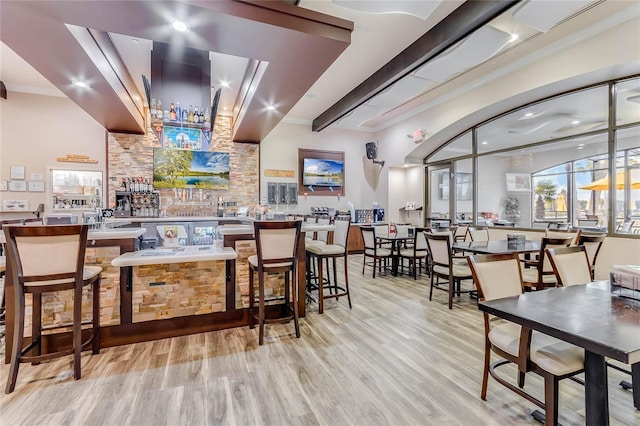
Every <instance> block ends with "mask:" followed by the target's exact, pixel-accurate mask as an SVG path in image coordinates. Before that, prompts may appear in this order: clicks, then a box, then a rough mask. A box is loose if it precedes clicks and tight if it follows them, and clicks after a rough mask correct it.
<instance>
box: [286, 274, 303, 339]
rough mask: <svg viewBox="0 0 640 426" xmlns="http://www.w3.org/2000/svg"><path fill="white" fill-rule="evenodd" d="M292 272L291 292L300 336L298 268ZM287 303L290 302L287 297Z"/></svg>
mask: <svg viewBox="0 0 640 426" xmlns="http://www.w3.org/2000/svg"><path fill="white" fill-rule="evenodd" d="M291 273H292V274H293V279H292V280H291V290H292V291H291V292H292V294H293V325H294V327H295V329H296V337H297V338H300V324H299V323H298V318H299V315H298V297H299V296H300V295H299V294H298V283H297V279H296V277H297V276H298V271H297V268H294V269H293V271H291ZM287 303H289V299H287Z"/></svg>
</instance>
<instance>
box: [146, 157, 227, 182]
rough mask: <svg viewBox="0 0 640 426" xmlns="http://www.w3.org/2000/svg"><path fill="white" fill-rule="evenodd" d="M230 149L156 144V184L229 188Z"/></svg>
mask: <svg viewBox="0 0 640 426" xmlns="http://www.w3.org/2000/svg"><path fill="white" fill-rule="evenodd" d="M229 171H230V169H229V153H228V152H212V151H188V150H183V149H163V148H153V185H154V186H155V187H156V188H202V189H229Z"/></svg>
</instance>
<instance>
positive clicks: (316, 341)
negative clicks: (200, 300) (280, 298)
mask: <svg viewBox="0 0 640 426" xmlns="http://www.w3.org/2000/svg"><path fill="white" fill-rule="evenodd" d="M361 259H362V257H361V256H351V257H350V264H349V268H350V278H351V281H350V282H351V293H352V300H353V309H352V310H349V309H348V308H347V305H346V300H344V299H342V300H340V301H339V302H336V301H333V300H332V301H329V302H327V303H325V313H324V314H323V315H318V314H317V313H316V310H317V309H316V306H315V305H310V311H311V312H310V313H309V314H308V316H307V317H306V318H305V319H303V320H301V329H302V337H301V338H300V339H296V338H295V336H294V334H293V326H292V325H291V324H287V325H273V326H267V335H266V340H265V345H264V346H262V347H258V344H257V342H258V334H257V329H256V330H249V328H248V327H244V328H237V329H232V330H225V331H218V332H211V333H205V334H198V335H193V336H187V337H181V338H174V339H166V340H158V341H154V342H148V343H140V344H135V345H129V346H121V347H116V348H108V349H103V350H102V351H101V353H100V354H99V355H91V354H90V353H88V352H87V353H86V354H84V355H83V356H82V362H83V366H82V374H83V376H82V379H81V380H79V381H74V380H73V378H72V377H71V357H68V358H63V359H58V360H54V361H51V362H49V363H46V364H42V365H39V366H32V365H30V364H22V366H21V368H20V374H19V376H18V384H17V387H16V390H15V392H14V393H12V394H10V395H5V394H4V393H2V396H1V397H0V404H1V405H0V424H1V425H2V426H9V425H21V424H24V425H63V424H64V425H154V426H156V425H165V424H170V425H205V424H207V425H209V424H224V425H250V424H258V425H266V424H268V425H286V424H296V425H306V424H309V425H316V424H321V425H378V424H389V425H431V424H437V425H521V424H537V423H536V422H535V420H533V418H532V417H531V416H530V413H531V411H532V410H534V409H535V408H536V407H535V406H533V405H532V404H530V403H528V402H526V401H525V400H523V399H522V398H520V397H518V396H517V395H515V394H513V393H512V392H510V391H508V390H507V389H506V388H504V387H502V386H500V385H499V384H497V383H496V382H495V381H493V380H490V382H489V393H488V399H487V401H482V400H480V398H479V394H480V382H481V374H482V356H483V334H482V316H481V314H480V312H479V311H478V310H477V307H476V304H475V301H474V300H471V299H470V298H469V297H468V296H466V295H465V296H462V297H461V298H459V299H457V300H455V302H454V309H453V310H452V311H449V310H448V309H447V303H446V300H447V298H446V293H445V292H443V291H437V292H436V293H435V295H434V300H433V301H431V302H429V300H428V278H426V277H423V278H422V279H419V280H418V281H413V279H410V278H407V277H397V278H395V277H390V276H382V277H376V279H375V280H373V279H371V278H370V277H371V274H370V272H369V271H368V272H367V274H366V275H365V276H364V277H363V276H362V275H361V270H362V269H361V268H362V263H361ZM7 371H8V367H7V366H6V365H3V366H2V367H0V383H1V384H2V389H4V383H5V381H6V377H7ZM503 371H505V372H506V373H507V375H509V376H510V377H515V370H513V369H511V370H509V369H505V370H503ZM623 378H625V379H626V378H628V377H626V376H625V375H624V374H622V373H619V372H616V371H614V370H611V369H609V401H610V413H611V423H612V424H613V425H621V424H622V425H638V424H640V414H638V412H637V411H635V410H634V408H633V406H632V396H631V393H630V392H627V391H624V390H622V389H621V388H620V387H618V385H617V383H618V382H619V381H620V380H621V379H623ZM525 388H526V389H528V390H529V391H530V392H531V393H533V394H535V395H536V396H538V397H540V398H542V381H541V380H540V379H539V378H538V377H537V376H535V375H533V374H531V375H529V376H528V377H527V385H526V387H525ZM584 411H585V410H584V389H582V388H581V387H580V385H578V384H576V383H573V382H571V381H568V380H565V381H563V382H562V384H561V395H560V422H561V423H562V424H564V425H580V424H584V421H585V420H584Z"/></svg>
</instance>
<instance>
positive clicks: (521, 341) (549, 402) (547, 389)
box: [468, 253, 584, 425]
mask: <svg viewBox="0 0 640 426" xmlns="http://www.w3.org/2000/svg"><path fill="white" fill-rule="evenodd" d="M468 263H469V268H470V270H471V273H472V275H473V280H474V282H475V283H476V285H477V287H478V298H479V300H480V301H486V300H494V299H500V298H504V297H511V296H519V295H521V294H522V293H523V289H524V287H523V281H522V272H521V268H520V266H519V263H520V258H519V257H518V255H517V254H516V253H510V254H495V255H473V256H469V258H468ZM483 319H484V337H485V338H484V341H485V344H484V369H483V374H482V388H481V391H480V398H481V399H482V400H483V401H485V400H486V399H487V388H488V382H489V375H491V377H493V378H494V379H495V380H496V381H497V382H498V383H500V384H501V385H503V386H505V387H506V388H507V389H509V390H511V391H513V392H515V393H516V394H518V395H520V396H522V397H523V398H525V399H526V400H527V401H529V402H531V403H533V404H535V405H537V406H538V407H540V408H542V409H544V410H545V423H546V424H548V425H557V424H558V388H559V381H560V380H562V379H565V378H568V377H573V376H575V375H576V374H579V373H581V372H583V371H584V350H583V349H581V348H579V347H577V346H574V345H572V344H570V343H567V342H563V341H561V340H558V339H556V338H553V337H551V336H548V335H545V334H542V333H538V332H532V331H531V330H529V329H526V328H523V327H521V326H520V325H518V324H515V323H512V322H505V321H504V320H499V321H500V323H499V324H497V325H494V324H495V323H496V321H494V320H493V319H492V318H490V316H489V314H487V313H486V312H483ZM492 352H493V353H495V354H497V355H498V356H500V357H501V358H502V359H501V360H498V361H496V362H494V363H493V364H492V363H491V353H492ZM508 364H515V366H516V367H517V368H518V378H517V386H516V385H514V384H513V383H511V382H510V381H509V380H507V379H505V378H504V377H502V376H501V375H499V374H498V373H497V368H498V367H500V366H503V365H508ZM530 371H531V372H534V373H535V374H538V375H540V376H542V377H543V379H544V393H543V394H544V402H542V401H540V400H539V399H537V398H536V397H534V396H533V395H531V394H530V393H528V392H526V391H525V390H524V386H525V374H526V373H527V372H530Z"/></svg>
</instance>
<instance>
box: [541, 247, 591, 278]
mask: <svg viewBox="0 0 640 426" xmlns="http://www.w3.org/2000/svg"><path fill="white" fill-rule="evenodd" d="M546 254H547V257H548V258H549V262H550V263H551V267H552V268H553V272H554V273H555V274H556V279H557V281H558V284H559V285H562V286H564V287H567V286H570V285H576V284H586V283H590V282H591V265H589V258H588V257H587V250H586V249H585V247H584V246H575V247H561V248H548V249H546Z"/></svg>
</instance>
